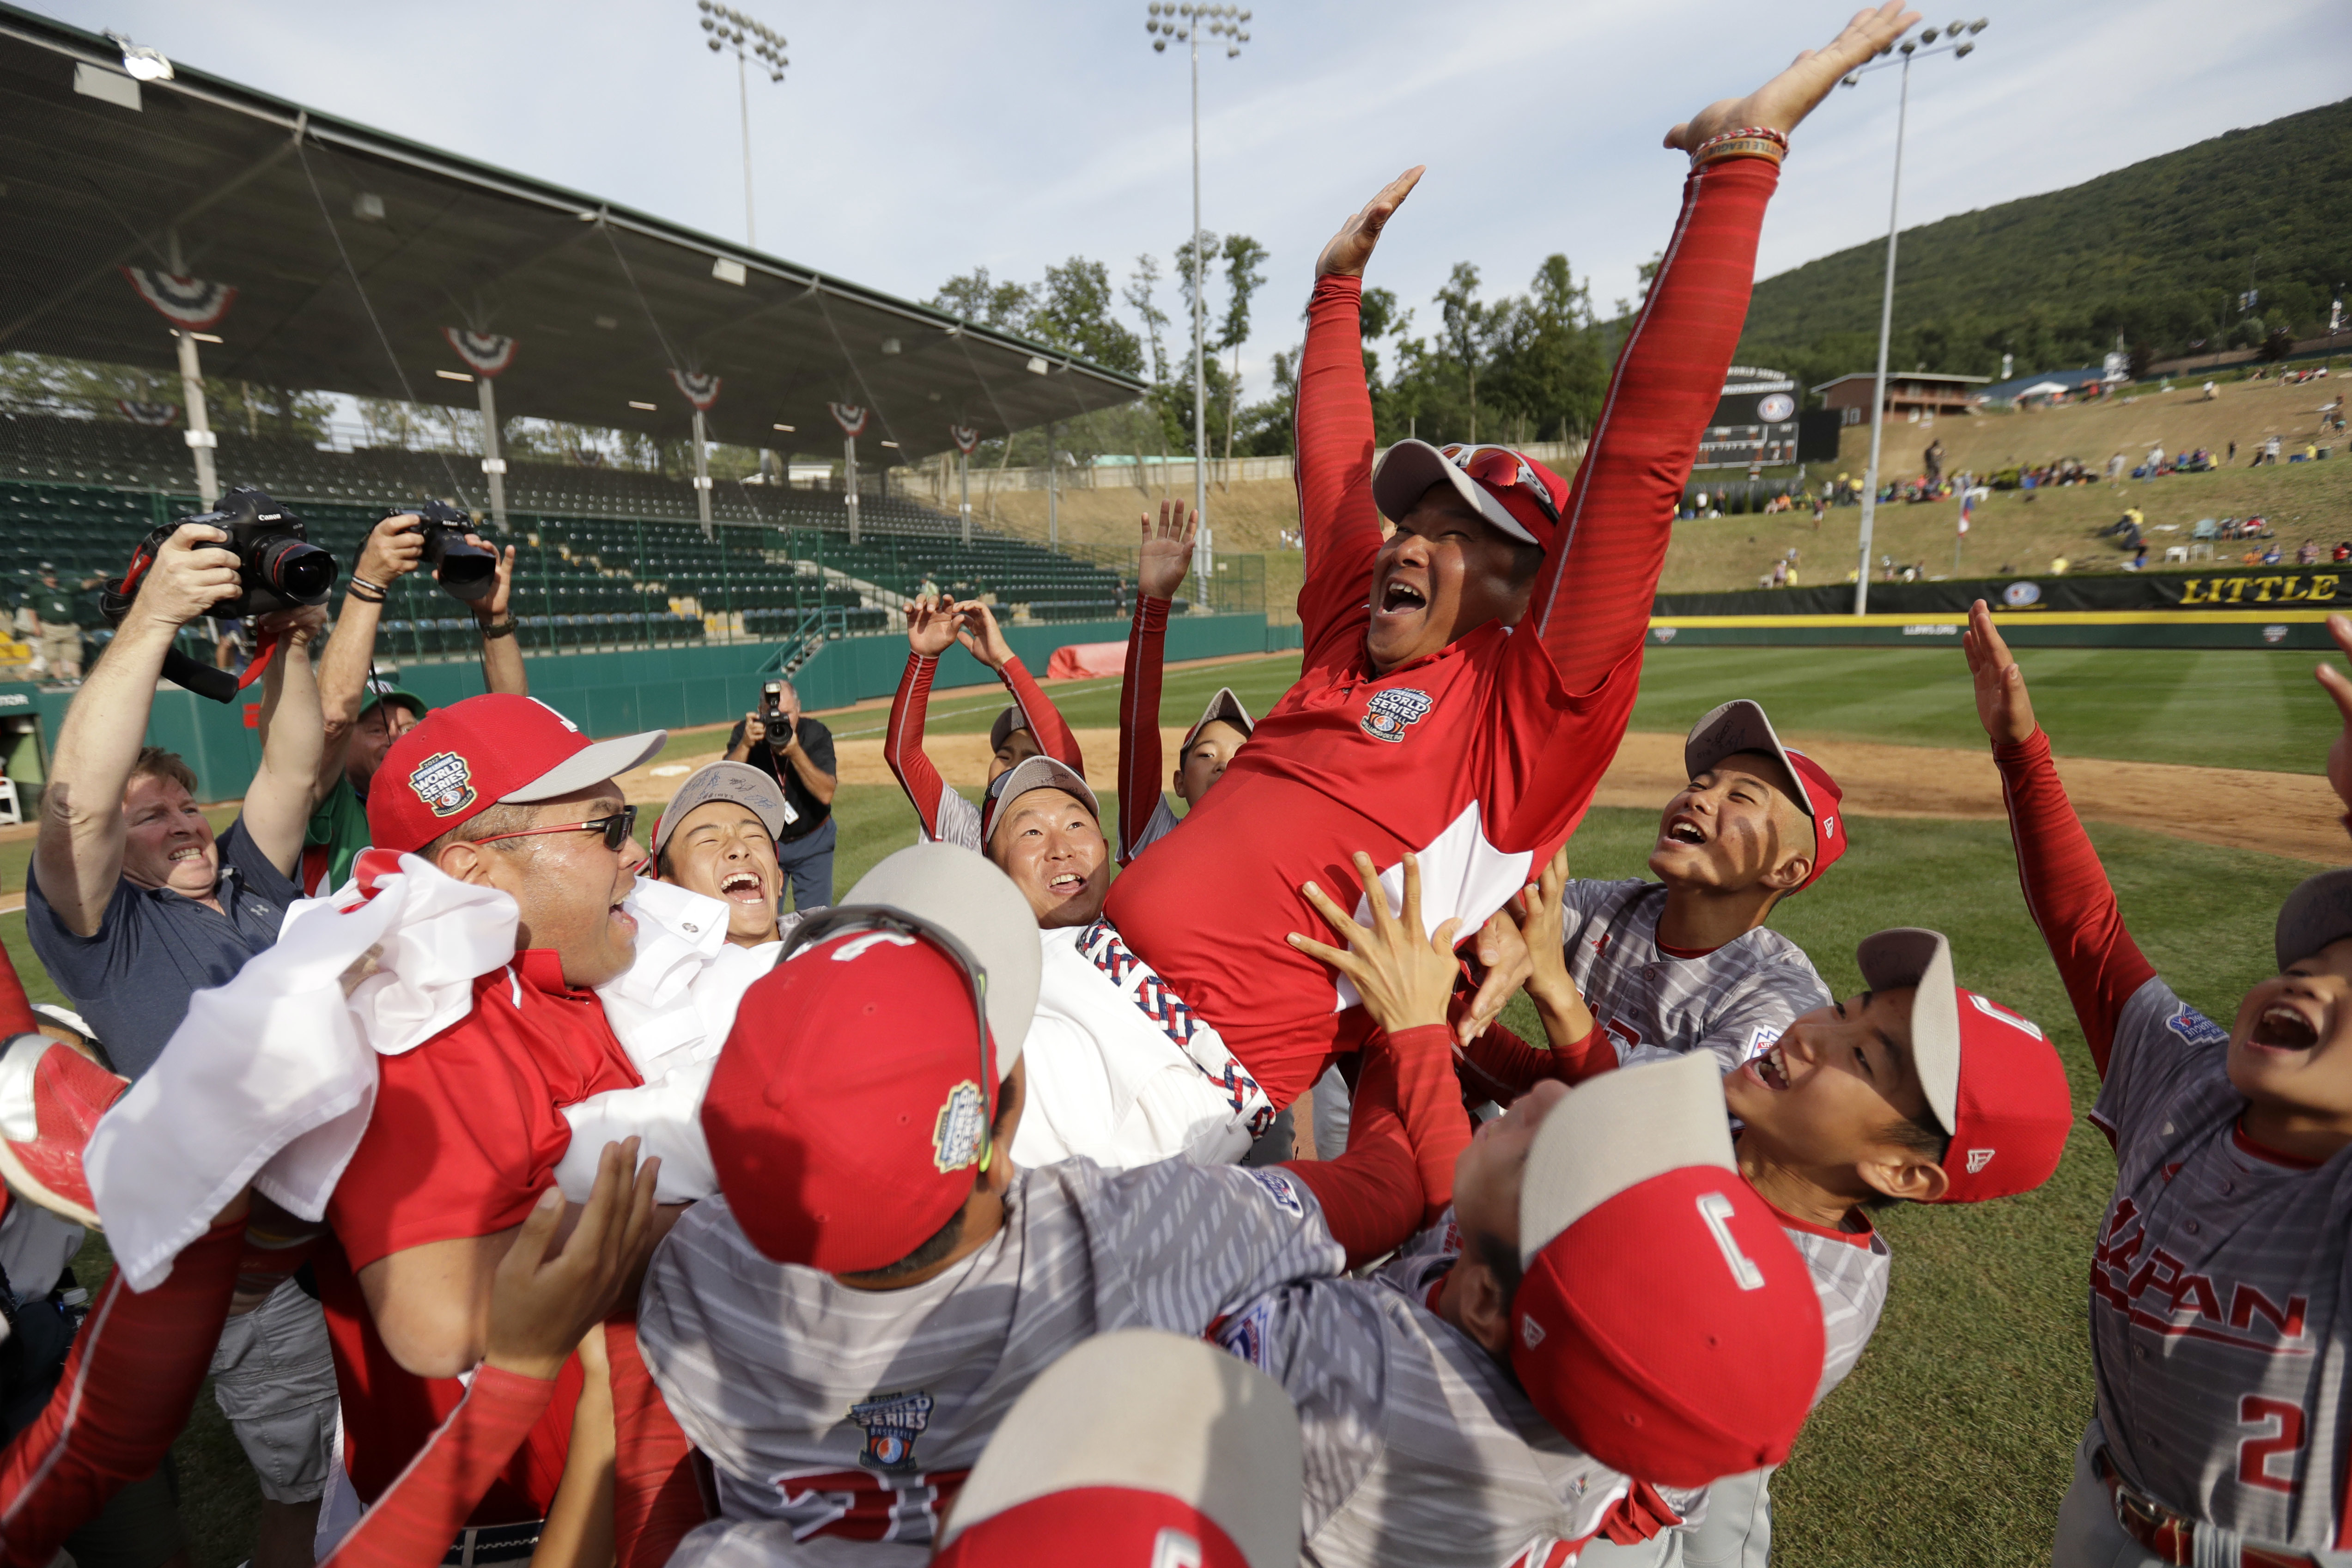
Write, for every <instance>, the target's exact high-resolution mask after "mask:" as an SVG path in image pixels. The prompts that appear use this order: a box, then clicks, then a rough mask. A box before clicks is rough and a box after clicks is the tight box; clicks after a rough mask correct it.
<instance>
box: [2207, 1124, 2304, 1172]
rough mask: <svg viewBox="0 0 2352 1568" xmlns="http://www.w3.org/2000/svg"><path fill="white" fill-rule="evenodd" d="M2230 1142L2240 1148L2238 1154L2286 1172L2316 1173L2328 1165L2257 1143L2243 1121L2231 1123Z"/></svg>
mask: <svg viewBox="0 0 2352 1568" xmlns="http://www.w3.org/2000/svg"><path fill="white" fill-rule="evenodd" d="M2230 1142H2232V1143H2234V1144H2236V1145H2237V1146H2238V1152H2240V1153H2241V1154H2244V1155H2247V1156H2249V1157H2250V1158H2252V1159H2256V1160H2260V1161H2261V1162H2262V1163H2263V1164H2265V1165H2277V1166H2279V1167H2280V1168H2282V1169H2284V1170H2289V1171H2316V1170H2317V1169H2319V1167H2320V1166H2322V1165H2325V1164H2326V1163H2327V1162H2326V1161H2325V1160H2309V1159H2305V1157H2304V1156H2303V1155H2301V1154H2289V1153H2286V1152H2284V1151H2282V1150H2278V1149H2273V1148H2272V1147H2271V1146H2270V1145H2268V1144H2267V1143H2258V1142H2255V1141H2254V1140H2253V1139H2252V1137H2251V1136H2249V1135H2248V1134H2247V1131H2246V1124H2245V1121H2243V1120H2242V1119H2241V1120H2239V1121H2232V1122H2231V1123H2230Z"/></svg>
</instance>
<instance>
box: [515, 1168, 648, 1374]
mask: <svg viewBox="0 0 2352 1568" xmlns="http://www.w3.org/2000/svg"><path fill="white" fill-rule="evenodd" d="M633 1174H634V1176H635V1180H634V1181H633V1180H632V1179H631V1177H632V1175H633ZM660 1174H661V1161H659V1160H658V1159H654V1160H647V1161H646V1163H644V1164H643V1165H642V1166H641V1165H639V1164H638V1163H637V1141H636V1140H635V1139H634V1138H632V1139H629V1140H628V1141H627V1142H621V1143H607V1144H605V1145H604V1155H603V1157H602V1158H601V1159H599V1160H598V1161H597V1163H596V1185H595V1187H594V1189H593V1191H591V1192H590V1193H589V1194H588V1203H587V1206H586V1207H584V1208H583V1209H582V1210H581V1211H580V1220H579V1223H578V1224H577V1225H575V1226H572V1234H571V1235H570V1236H569V1237H566V1238H565V1239H564V1243H563V1250H562V1252H560V1253H557V1254H556V1255H555V1256H554V1257H553V1258H550V1257H549V1256H548V1248H549V1247H550V1245H551V1244H552V1243H553V1241H554V1239H555V1232H556V1229H557V1227H558V1226H560V1225H561V1224H562V1219H563V1194H562V1192H561V1191H560V1190H558V1189H557V1188H554V1187H550V1188H548V1189H547V1191H546V1192H544V1193H541V1194H540V1197H539V1203H538V1204H537V1205H536V1206H534V1207H533V1208H532V1209H531V1211H530V1217H529V1218H527V1219H525V1220H524V1221H523V1222H522V1230H521V1232H520V1234H519V1235H517V1236H516V1237H515V1240H514V1245H513V1246H512V1247H509V1248H508V1249H507V1255H506V1257H505V1258H502V1259H500V1260H499V1268H498V1272H497V1274H496V1275H494V1276H493V1277H492V1279H491V1281H490V1329H489V1342H488V1354H487V1355H485V1356H484V1357H483V1359H484V1360H485V1361H486V1362H488V1363H489V1364H490V1365H492V1366H495V1367H499V1368H502V1369H503V1370H505V1371H508V1372H511V1373H516V1374H518V1375H520V1376H522V1377H536V1378H551V1377H553V1376H554V1375H555V1374H556V1373H558V1372H560V1371H562V1367H563V1363H564V1362H565V1360H566V1359H567V1358H569V1357H570V1356H571V1354H572V1351H573V1349H574V1348H576V1347H577V1346H578V1345H579V1343H580V1341H581V1339H582V1338H583V1336H584V1335H586V1334H587V1332H588V1331H589V1330H591V1329H592V1328H594V1327H595V1326H596V1325H597V1324H599V1323H601V1322H603V1321H604V1319H605V1318H606V1317H607V1316H608V1315H610V1313H611V1312H612V1310H613V1308H614V1305H616V1304H617V1303H618V1302H619V1300H620V1299H621V1289H622V1287H623V1286H624V1285H625V1284H626V1283H627V1282H628V1280H629V1279H631V1277H633V1276H634V1275H635V1273H636V1271H637V1270H638V1269H639V1268H643V1267H644V1266H645V1261H646V1258H647V1257H648V1256H649V1255H650V1254H651V1253H652V1251H653V1245H654V1242H655V1240H656V1235H655V1231H654V1225H653V1217H654V1185H655V1183H656V1180H657V1179H658V1178H659V1176H660Z"/></svg>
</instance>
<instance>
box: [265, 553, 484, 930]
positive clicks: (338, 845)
mask: <svg viewBox="0 0 2352 1568" xmlns="http://www.w3.org/2000/svg"><path fill="white" fill-rule="evenodd" d="M421 522H422V519H421V518H420V517H419V516H418V514H416V513H415V512H402V513H401V514H399V515H398V516H396V517H388V518H385V519H384V520H383V521H382V522H379V523H377V524H376V525H375V527H374V528H373V530H371V531H369V533H368V536H367V542H366V543H365V544H363V545H362V546H361V547H360V561H359V565H358V566H357V567H355V568H354V569H353V570H352V578H351V583H350V584H349V585H348V586H347V587H346V588H345V589H344V591H343V608H342V613H341V615H340V616H337V617H336V618H335V630H334V635H333V636H331V637H329V638H328V639H327V652H326V656H325V657H324V658H321V659H320V661H319V707H320V712H321V713H322V714H323V716H324V717H325V720H326V725H327V745H326V752H325V754H324V755H323V756H321V757H320V760H319V777H318V784H317V789H316V793H317V796H318V805H317V807H316V809H314V810H313V811H312V812H311V814H310V828H309V831H308V832H307V833H306V835H305V836H304V838H303V853H302V862H303V864H302V876H301V883H302V888H303V890H304V891H305V892H310V893H320V892H324V891H327V890H329V889H334V888H340V887H341V886H342V885H343V884H344V883H345V882H346V881H348V880H350V879H351V874H352V861H353V860H355V859H357V858H359V853H360V851H361V850H362V849H364V848H366V847H368V826H367V792H368V784H369V781H371V780H372V779H373V778H374V777H375V770H376V766H377V764H378V763H382V762H383V754H384V752H388V751H390V750H391V749H392V743H393V742H394V741H396V740H398V739H400V737H401V736H402V735H403V734H404V733H406V732H407V731H408V728H409V727H410V726H411V725H413V724H415V722H416V721H418V720H420V719H422V718H424V717H425V713H426V712H427V711H428V710H427V709H426V707H425V700H424V699H423V698H421V697H418V696H417V695H415V693H414V692H410V691H404V690H402V689H400V688H399V687H397V686H394V685H393V684H392V683H391V682H389V681H386V680H383V679H373V678H372V676H371V670H372V668H373V663H374V657H375V635H376V627H377V626H378V625H379V624H380V623H381V621H382V619H383V601H384V595H385V594H386V592H387V591H388V590H389V589H390V588H391V586H392V584H394V582H395V581H397V580H398V579H400V578H402V577H404V576H406V575H407V574H409V573H411V572H414V571H415V570H416V569H417V568H418V567H419V566H421V565H423V564H424V563H425V531H424V529H423V528H422V527H421V526H420V524H421ZM466 542H467V544H470V545H475V546H477V547H478V548H482V549H488V548H489V547H488V546H487V545H484V544H483V543H482V541H481V540H480V539H479V538H478V536H476V535H474V534H471V533H468V534H467V535H466ZM495 553H496V555H497V560H498V564H497V567H496V570H495V573H494V575H493V577H492V581H491V585H490V590H489V592H488V594H486V595H483V596H482V597H481V598H479V599H477V600H474V601H472V602H471V603H470V604H467V608H468V609H470V610H471V611H473V613H474V622H475V625H476V626H477V627H478V630H479V631H480V633H481V638H482V682H483V685H484V686H485V687H486V688H488V689H489V690H492V691H509V692H512V693H514V694H515V695H516V696H518V697H527V696H529V695H530V681H529V679H527V678H526V677H525V676H524V674H523V668H522V648H521V646H520V642H519V641H518V640H517V638H516V637H515V624H516V623H515V619H514V617H513V616H510V615H509V614H508V613H507V605H508V602H509V598H510V597H511V595H512V592H513V587H514V562H515V552H514V546H513V545H511V544H509V545H508V546H507V547H506V548H505V549H504V550H503V551H499V552H495ZM433 576H434V581H436V582H439V581H440V580H441V574H440V573H439V572H438V571H437V570H436V572H435V573H434V574H433ZM461 602H462V601H461Z"/></svg>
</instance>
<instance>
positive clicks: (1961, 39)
mask: <svg viewBox="0 0 2352 1568" xmlns="http://www.w3.org/2000/svg"><path fill="white" fill-rule="evenodd" d="M1987 26H1990V23H1988V22H1987V21H1986V19H1985V18H1984V17H1982V16H1979V17H1978V18H1977V19H1976V20H1975V21H1973V22H1955V23H1953V24H1952V25H1951V26H1948V27H1945V28H1942V29H1940V30H1939V29H1937V28H1935V27H1929V28H1927V29H1926V30H1925V31H1923V32H1922V33H1920V35H1919V36H1918V37H1916V38H1906V39H1904V40H1903V42H1902V43H1901V44H1900V45H1899V46H1896V47H1898V48H1899V49H1900V51H1901V54H1902V58H1901V59H1899V60H1880V61H1878V62H1877V63H1876V64H1874V65H1867V66H1864V67H1863V68H1861V69H1860V70H1857V71H1852V72H1849V73H1848V74H1847V76H1846V78H1845V79H1844V81H1843V82H1842V83H1841V84H1840V85H1841V86H1844V87H1853V86H1854V85H1855V84H1856V83H1858V82H1860V81H1861V80H1862V79H1863V78H1864V76H1865V75H1867V74H1868V73H1869V72H1871V71H1874V70H1879V69H1882V68H1885V67H1887V66H1894V65H1899V66H1901V67H1902V68H1903V91H1902V96H1901V97H1900V98H1898V99H1897V100H1895V188H1894V190H1893V192H1892V193H1891V194H1890V195H1888V196H1887V198H1886V289H1885V294H1884V295H1883V296H1882V297H1881V299H1880V300H1879V305H1878V380H1877V382H1876V384H1874V386H1873V387H1872V389H1871V395H1870V466H1869V467H1868V468H1865V469H1864V471H1863V476H1862V557H1861V562H1860V564H1859V567H1858V569H1857V570H1856V571H1855V573H1854V574H1853V613H1854V614H1855V615H1857V616H1861V615H1867V614H1868V613H1869V611H1870V543H1871V533H1872V531H1873V525H1874V524H1875V523H1876V522H1877V521H1878V454H1879V444H1880V441H1881V440H1882V438H1883V437H1885V431H1886V350H1887V340H1888V338H1889V337H1890V335H1891V334H1892V333H1893V331H1894V329H1895V237H1896V224H1895V216H1896V214H1897V213H1898V212H1900V211H1901V209H1902V205H1903V133H1904V131H1905V129H1906V126H1907V124H1908V122H1909V121H1910V116H1911V62H1912V61H1913V60H1915V59H1925V58H1927V57H1928V56H1929V55H1944V54H1948V55H1950V56H1951V57H1952V58H1954V59H1956V60H1958V59H1966V58H1968V57H1969V55H1971V54H1973V53H1975V52H1976V47H1977V46H1976V36H1977V35H1978V34H1979V33H1981V32H1983V31H1984V30H1985V28H1986V27H1987ZM1939 31H1940V33H1941V36H1942V37H1944V38H1945V40H1946V41H1945V42H1944V44H1943V45H1942V46H1941V47H1932V48H1930V47H1922V46H1925V45H1933V44H1934V43H1935V42H1936V39H1937V36H1938V33H1939Z"/></svg>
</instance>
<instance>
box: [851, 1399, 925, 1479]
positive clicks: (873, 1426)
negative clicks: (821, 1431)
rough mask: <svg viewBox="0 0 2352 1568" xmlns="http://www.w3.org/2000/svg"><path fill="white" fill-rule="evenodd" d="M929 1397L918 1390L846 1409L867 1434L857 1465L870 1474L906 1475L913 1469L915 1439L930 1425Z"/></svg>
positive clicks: (869, 1401)
mask: <svg viewBox="0 0 2352 1568" xmlns="http://www.w3.org/2000/svg"><path fill="white" fill-rule="evenodd" d="M932 1404H933V1401H932V1399H931V1396H930V1395H929V1394H926V1393H924V1392H923V1391H922V1390H921V1389H919V1388H916V1389H908V1390H905V1391H902V1392H899V1393H894V1394H876V1395H874V1397H873V1398H871V1399H866V1400H861V1401H860V1402H858V1403H857V1404H856V1405H851V1406H850V1407H849V1418H850V1419H851V1420H852V1421H854V1422H856V1424H857V1425H858V1426H861V1427H863V1428H864V1429H865V1432H866V1449H865V1452H863V1453H861V1454H859V1455H858V1456H857V1462H858V1463H859V1464H861V1465H863V1466H865V1467H866V1468H867V1469H869V1470H880V1471H882V1472H884V1473H885V1474H887V1475H906V1474H908V1473H910V1472H912V1471H913V1470H914V1468H915V1439H916V1438H918V1437H919V1436H922V1435H923V1432H924V1429H925V1428H927V1427H929V1426H930V1424H931V1407H932Z"/></svg>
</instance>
